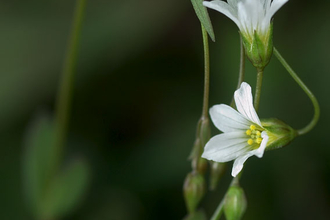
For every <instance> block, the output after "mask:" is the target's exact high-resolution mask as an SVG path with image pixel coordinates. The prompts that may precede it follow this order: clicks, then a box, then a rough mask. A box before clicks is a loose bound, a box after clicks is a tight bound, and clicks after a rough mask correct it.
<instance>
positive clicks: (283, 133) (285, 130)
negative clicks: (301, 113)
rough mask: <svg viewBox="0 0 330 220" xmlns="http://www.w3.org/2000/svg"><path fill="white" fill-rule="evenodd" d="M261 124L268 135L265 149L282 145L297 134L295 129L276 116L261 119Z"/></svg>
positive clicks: (286, 143)
mask: <svg viewBox="0 0 330 220" xmlns="http://www.w3.org/2000/svg"><path fill="white" fill-rule="evenodd" d="M261 125H262V126H263V127H264V128H265V129H266V132H267V135H268V137H269V139H268V142H267V147H266V150H272V149H277V148H280V147H284V146H286V145H288V144H289V143H290V142H291V141H292V140H293V139H294V138H295V137H297V135H298V133H297V131H296V130H294V129H293V128H291V127H290V126H289V125H287V124H285V123H284V122H283V121H280V120H278V119H276V118H270V119H262V120H261Z"/></svg>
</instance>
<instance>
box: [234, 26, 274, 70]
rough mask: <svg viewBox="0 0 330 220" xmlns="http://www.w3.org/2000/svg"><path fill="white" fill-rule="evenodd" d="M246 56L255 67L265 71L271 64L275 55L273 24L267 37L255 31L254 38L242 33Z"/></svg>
mask: <svg viewBox="0 0 330 220" xmlns="http://www.w3.org/2000/svg"><path fill="white" fill-rule="evenodd" d="M240 34H241V36H242V41H243V45H244V49H245V53H246V56H247V57H248V59H249V60H250V61H251V63H252V64H253V66H255V67H256V68H257V69H259V70H263V69H264V68H265V67H266V66H267V65H268V63H269V61H270V58H271V56H272V54H273V22H271V24H270V26H269V30H268V32H267V33H266V34H265V35H262V36H261V35H259V34H258V33H257V32H256V31H254V34H253V37H252V38H251V37H250V36H248V35H245V34H244V33H242V32H240Z"/></svg>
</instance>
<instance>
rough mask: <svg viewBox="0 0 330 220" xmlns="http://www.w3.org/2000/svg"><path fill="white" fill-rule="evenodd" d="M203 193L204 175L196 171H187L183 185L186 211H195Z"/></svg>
mask: <svg viewBox="0 0 330 220" xmlns="http://www.w3.org/2000/svg"><path fill="white" fill-rule="evenodd" d="M204 194H205V180H204V177H203V176H202V175H201V174H199V173H197V172H191V173H188V175H187V176H186V179H185V181H184V185H183V195H184V199H185V202H186V206H187V210H188V213H193V212H195V210H196V208H197V206H198V204H199V202H200V201H201V200H202V198H203V196H204Z"/></svg>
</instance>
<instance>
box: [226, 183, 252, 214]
mask: <svg viewBox="0 0 330 220" xmlns="http://www.w3.org/2000/svg"><path fill="white" fill-rule="evenodd" d="M246 206H247V202H246V198H245V194H244V191H243V189H242V188H241V187H239V186H231V187H230V188H229V190H228V192H227V194H226V197H225V203H224V207H223V208H224V213H225V216H226V219H227V220H240V219H241V218H242V216H243V215H244V213H245V210H246Z"/></svg>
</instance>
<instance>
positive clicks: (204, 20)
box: [191, 0, 215, 42]
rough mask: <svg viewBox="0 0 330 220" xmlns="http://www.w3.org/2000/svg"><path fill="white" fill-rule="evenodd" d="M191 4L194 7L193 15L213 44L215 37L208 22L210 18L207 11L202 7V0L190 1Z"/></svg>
mask: <svg viewBox="0 0 330 220" xmlns="http://www.w3.org/2000/svg"><path fill="white" fill-rule="evenodd" d="M191 3H192V5H193V7H194V10H195V13H196V15H197V17H198V19H199V21H200V22H201V24H202V25H203V26H204V28H205V30H206V31H207V33H208V34H209V36H210V38H211V39H212V41H213V42H215V35H214V31H213V27H212V23H211V20H210V16H209V13H208V12H207V9H206V8H205V7H204V5H203V0H191Z"/></svg>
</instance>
